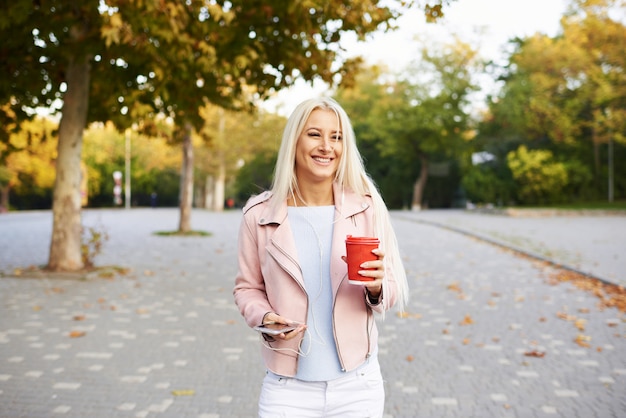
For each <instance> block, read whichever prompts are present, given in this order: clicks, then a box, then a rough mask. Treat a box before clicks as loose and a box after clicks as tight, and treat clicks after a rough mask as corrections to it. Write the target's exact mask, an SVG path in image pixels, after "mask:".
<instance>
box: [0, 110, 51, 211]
mask: <svg viewBox="0 0 626 418" xmlns="http://www.w3.org/2000/svg"><path fill="white" fill-rule="evenodd" d="M56 129H57V125H56V123H54V122H52V121H50V120H48V119H46V118H43V117H38V118H36V119H33V120H26V121H23V122H22V123H21V124H20V129H19V130H18V131H16V132H14V133H12V134H11V135H10V136H9V138H8V141H7V143H6V144H0V147H2V148H5V153H3V155H5V156H6V158H4V161H3V164H2V170H1V171H0V177H3V178H0V206H1V207H4V208H7V209H8V208H9V192H10V191H11V190H13V191H15V192H17V193H21V194H29V195H30V196H31V199H32V196H42V197H44V198H45V199H47V198H49V195H48V191H49V190H50V188H51V187H52V185H53V183H54V166H55V160H56V148H57V138H56V135H55V133H54V131H55V130H56ZM3 145H4V147H3ZM0 149H1V148H0ZM8 149H10V150H11V152H7V151H6V150H8Z"/></svg>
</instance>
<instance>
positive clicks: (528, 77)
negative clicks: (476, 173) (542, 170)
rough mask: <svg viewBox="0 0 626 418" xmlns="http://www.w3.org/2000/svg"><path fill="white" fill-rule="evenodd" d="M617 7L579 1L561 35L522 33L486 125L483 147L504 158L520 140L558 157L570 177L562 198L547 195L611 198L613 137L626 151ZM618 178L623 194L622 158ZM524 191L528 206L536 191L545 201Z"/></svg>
mask: <svg viewBox="0 0 626 418" xmlns="http://www.w3.org/2000/svg"><path fill="white" fill-rule="evenodd" d="M615 7H623V3H620V2H619V1H614V0H594V1H587V0H575V1H572V4H571V7H570V11H569V12H568V14H567V15H566V16H564V18H563V20H562V34H560V35H559V36H557V37H548V36H547V35H542V34H536V35H534V36H531V37H529V38H525V39H516V40H515V42H514V46H515V47H516V49H515V51H514V53H513V54H512V55H511V57H510V61H509V64H508V65H507V67H506V68H505V71H504V73H503V74H504V75H503V81H504V85H503V88H502V89H501V91H500V93H499V94H498V97H497V98H493V99H492V100H491V103H490V113H489V114H488V115H487V117H486V118H485V120H484V121H483V123H482V124H481V129H480V138H479V139H480V143H481V145H482V149H481V148H478V149H479V150H481V151H488V152H490V153H492V154H494V155H496V157H497V158H498V159H500V160H502V159H503V157H504V156H505V155H506V154H507V153H508V152H510V151H513V150H515V149H517V148H518V147H519V146H520V145H526V146H527V147H528V148H529V149H531V148H532V149H543V150H546V151H550V152H552V154H553V155H554V156H558V158H556V160H557V162H558V163H560V164H563V170H564V171H565V172H566V173H567V183H566V185H564V186H563V189H562V190H561V191H560V197H559V198H558V199H557V198H556V197H555V196H551V197H548V196H546V195H544V196H543V197H542V198H541V199H544V200H545V199H549V200H553V199H557V200H559V201H566V200H567V201H573V200H576V199H585V200H589V199H592V200H594V199H600V198H601V197H603V196H606V195H607V185H608V181H607V177H608V170H607V162H608V160H609V156H608V155H607V149H608V145H607V144H608V142H609V141H610V140H611V141H613V143H614V151H613V158H614V161H620V159H619V158H620V157H621V158H622V159H623V158H624V157H625V155H626V154H625V153H626V144H625V143H624V142H623V138H624V135H623V133H624V132H626V110H625V109H626V77H625V76H624V68H626V55H625V54H624V53H623V45H624V44H626V26H625V25H624V22H623V21H618V20H614V19H612V18H611V16H613V15H612V14H610V13H609V10H611V8H615ZM555 164H557V163H555ZM563 170H561V169H559V171H563ZM555 177H558V176H557V175H556V174H555ZM614 177H615V196H617V197H619V196H626V184H624V183H625V182H623V181H622V180H621V179H623V178H626V166H624V165H623V164H616V165H615V175H614ZM527 187H528V186H527ZM516 193H517V199H518V202H519V203H522V204H525V203H530V202H529V201H526V200H525V199H526V198H528V197H529V196H533V197H532V198H531V200H532V201H537V199H539V196H538V195H537V194H536V193H535V194H533V193H527V191H521V190H516Z"/></svg>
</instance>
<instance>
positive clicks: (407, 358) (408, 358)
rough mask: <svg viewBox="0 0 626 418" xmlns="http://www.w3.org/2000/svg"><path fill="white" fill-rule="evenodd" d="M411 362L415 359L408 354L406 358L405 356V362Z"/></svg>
mask: <svg viewBox="0 0 626 418" xmlns="http://www.w3.org/2000/svg"><path fill="white" fill-rule="evenodd" d="M413 360H415V357H413V356H412V355H410V354H409V355H408V356H406V361H408V362H412V361H413Z"/></svg>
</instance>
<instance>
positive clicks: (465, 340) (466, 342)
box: [463, 338, 471, 345]
mask: <svg viewBox="0 0 626 418" xmlns="http://www.w3.org/2000/svg"><path fill="white" fill-rule="evenodd" d="M470 342H471V340H470V339H469V338H463V345H468V344H469V343H470Z"/></svg>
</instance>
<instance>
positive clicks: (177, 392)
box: [172, 389, 196, 396]
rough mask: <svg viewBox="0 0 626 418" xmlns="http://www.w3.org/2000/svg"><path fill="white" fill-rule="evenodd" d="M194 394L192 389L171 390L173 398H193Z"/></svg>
mask: <svg viewBox="0 0 626 418" xmlns="http://www.w3.org/2000/svg"><path fill="white" fill-rule="evenodd" d="M195 394H196V391H195V390H193V389H179V390H173V391H172V395H174V396H193V395H195Z"/></svg>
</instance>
